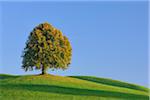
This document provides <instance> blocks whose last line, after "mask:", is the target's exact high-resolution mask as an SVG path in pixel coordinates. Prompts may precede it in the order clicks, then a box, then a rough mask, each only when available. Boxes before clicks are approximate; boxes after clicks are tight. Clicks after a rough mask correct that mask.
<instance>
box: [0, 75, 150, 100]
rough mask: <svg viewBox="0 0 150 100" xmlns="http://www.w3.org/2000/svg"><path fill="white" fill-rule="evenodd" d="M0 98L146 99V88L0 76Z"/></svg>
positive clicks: (81, 80) (92, 79)
mask: <svg viewBox="0 0 150 100" xmlns="http://www.w3.org/2000/svg"><path fill="white" fill-rule="evenodd" d="M0 95H1V96H0V100H149V96H148V95H149V89H148V88H146V87H143V86H139V85H135V84H130V83H126V82H121V81H117V80H112V79H107V78H98V77H93V76H56V75H18V76H15V75H7V74H0Z"/></svg>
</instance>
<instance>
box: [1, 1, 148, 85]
mask: <svg viewBox="0 0 150 100" xmlns="http://www.w3.org/2000/svg"><path fill="white" fill-rule="evenodd" d="M1 8H2V12H1V13H0V16H1V18H2V23H1V27H0V28H1V29H0V30H1V44H2V45H1V46H0V50H1V51H0V57H1V62H0V73H7V74H35V73H36V74H38V73H40V71H30V72H24V70H23V69H21V62H22V58H21V57H20V56H21V54H22V51H23V48H24V47H25V42H26V40H27V37H28V36H29V33H30V32H31V31H32V29H33V28H34V27H35V26H36V25H38V24H40V23H43V22H49V23H51V24H52V25H53V26H54V27H56V28H58V29H60V30H61V31H62V32H63V33H64V34H65V35H66V36H67V37H68V38H69V39H70V41H71V44H72V48H73V56H72V64H71V65H70V68H69V69H68V70H66V71H62V70H57V71H50V70H49V73H51V74H57V75H89V76H98V77H106V78H112V79H117V80H122V81H126V82H131V83H136V84H139V85H143V86H148V2H20V3H19V2H3V3H1Z"/></svg>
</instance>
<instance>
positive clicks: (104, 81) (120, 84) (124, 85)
mask: <svg viewBox="0 0 150 100" xmlns="http://www.w3.org/2000/svg"><path fill="white" fill-rule="evenodd" d="M69 77H72V78H78V79H82V80H86V81H91V82H96V83H101V84H105V85H111V86H117V87H122V88H129V89H134V90H140V91H145V92H149V90H148V89H147V88H145V87H142V86H137V85H134V84H129V83H125V82H120V81H116V80H111V79H104V78H94V77H88V76H69Z"/></svg>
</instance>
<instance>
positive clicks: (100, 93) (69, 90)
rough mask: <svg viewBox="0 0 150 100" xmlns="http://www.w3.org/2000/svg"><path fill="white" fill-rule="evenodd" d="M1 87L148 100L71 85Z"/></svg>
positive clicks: (9, 85) (2, 86)
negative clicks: (72, 86)
mask: <svg viewBox="0 0 150 100" xmlns="http://www.w3.org/2000/svg"><path fill="white" fill-rule="evenodd" d="M1 88H2V89H14V90H16V91H17V90H28V91H38V92H48V93H58V94H68V95H83V96H101V97H119V98H120V97H121V98H132V100H133V99H136V100H137V99H139V100H148V96H143V95H136V94H129V93H120V92H113V91H104V90H89V89H79V88H71V87H61V86H55V85H36V84H7V85H6V84H5V85H1Z"/></svg>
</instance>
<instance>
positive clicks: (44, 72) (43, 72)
mask: <svg viewBox="0 0 150 100" xmlns="http://www.w3.org/2000/svg"><path fill="white" fill-rule="evenodd" d="M44 74H46V68H45V67H44V66H42V75H44Z"/></svg>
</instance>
